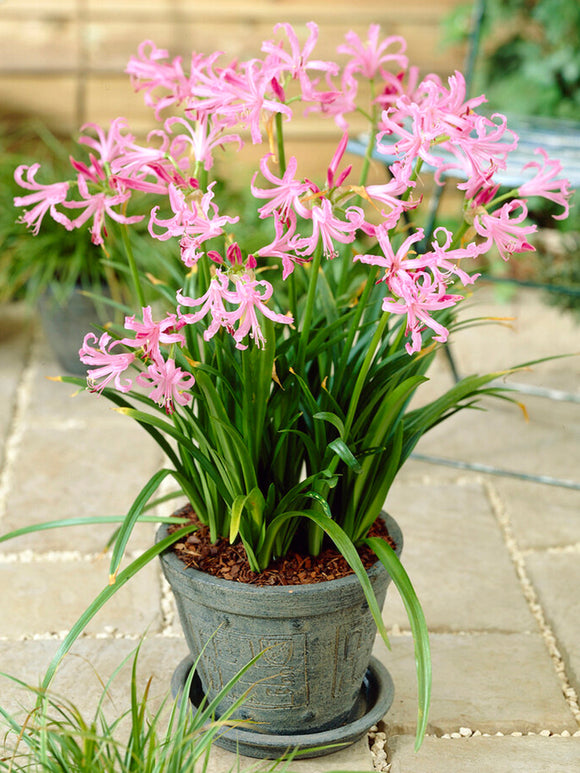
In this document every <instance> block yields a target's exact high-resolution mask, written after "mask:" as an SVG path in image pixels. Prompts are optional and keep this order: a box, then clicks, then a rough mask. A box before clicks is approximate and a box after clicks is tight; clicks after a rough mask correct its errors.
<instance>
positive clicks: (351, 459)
mask: <svg viewBox="0 0 580 773" xmlns="http://www.w3.org/2000/svg"><path fill="white" fill-rule="evenodd" d="M328 447H329V448H330V450H331V451H334V453H335V454H336V455H337V456H338V457H340V459H342V461H343V462H344V463H345V464H346V465H347V466H348V467H350V469H351V470H353V472H360V471H361V470H362V467H361V465H360V462H359V461H358V459H357V458H356V456H355V455H354V454H353V452H352V451H351V450H350V448H349V447H348V446H347V444H346V443H345V442H344V440H342V438H339V437H337V438H336V439H335V440H333V441H332V442H331V443H329V444H328Z"/></svg>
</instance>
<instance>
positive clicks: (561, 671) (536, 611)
mask: <svg viewBox="0 0 580 773" xmlns="http://www.w3.org/2000/svg"><path fill="white" fill-rule="evenodd" d="M484 490H485V491H486V493H487V497H488V500H489V503H490V505H491V509H492V512H493V513H494V515H495V517H496V520H497V522H498V524H499V527H500V529H501V532H502V536H503V539H504V543H505V545H506V548H507V550H508V553H509V556H510V559H511V561H512V563H513V565H514V567H515V570H516V574H517V577H518V580H519V582H520V586H521V589H522V592H523V595H524V598H525V600H526V602H527V604H528V608H529V610H530V612H531V614H532V615H533V617H534V618H535V620H536V622H537V624H538V626H539V629H540V631H541V633H542V637H543V639H544V643H545V644H546V647H547V649H548V652H549V654H550V657H551V659H552V663H553V665H554V669H555V671H556V675H557V677H558V679H559V681H560V687H561V690H562V693H563V695H564V699H565V700H566V703H567V704H568V707H569V709H570V711H571V712H572V715H573V716H574V719H575V720H576V722H577V723H578V725H579V726H580V704H579V702H578V694H577V693H576V690H575V689H574V688H573V687H572V685H571V683H570V680H569V679H568V675H567V673H566V666H565V664H564V660H563V658H562V655H561V653H560V649H559V647H558V641H557V639H556V636H555V634H554V631H553V630H552V627H551V626H550V625H549V623H548V621H547V619H546V615H545V613H544V610H543V608H542V605H541V604H540V601H539V598H538V595H537V593H536V590H535V588H534V586H533V584H532V582H531V580H530V578H529V577H528V573H527V571H526V565H525V561H524V555H523V552H522V551H521V549H520V547H519V545H518V543H517V540H516V538H515V536H514V533H513V528H512V524H511V520H510V517H509V514H508V511H507V509H506V507H505V505H504V503H503V501H502V499H501V497H500V495H499V493H498V492H497V490H496V489H495V487H494V486H493V485H492V484H491V483H490V482H489V481H486V482H485V483H484Z"/></svg>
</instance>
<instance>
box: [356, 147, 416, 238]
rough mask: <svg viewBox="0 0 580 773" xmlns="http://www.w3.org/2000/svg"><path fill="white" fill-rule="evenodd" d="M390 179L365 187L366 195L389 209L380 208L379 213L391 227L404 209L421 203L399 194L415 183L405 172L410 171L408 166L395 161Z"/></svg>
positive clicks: (388, 226)
mask: <svg viewBox="0 0 580 773" xmlns="http://www.w3.org/2000/svg"><path fill="white" fill-rule="evenodd" d="M389 169H390V172H391V174H392V179H391V180H389V181H388V182H386V183H382V184H381V185H367V186H366V188H365V192H366V196H368V197H369V198H371V199H372V200H373V201H378V202H380V203H381V204H385V205H386V206H387V207H388V208H389V209H388V210H384V209H383V210H381V215H382V216H383V218H384V225H385V226H386V227H387V228H393V227H394V226H395V225H396V224H397V223H398V221H399V218H400V217H401V215H402V213H403V212H404V211H405V210H409V209H414V208H415V207H417V206H419V204H420V203H421V201H420V199H418V200H413V199H408V200H406V201H405V200H404V199H402V198H401V194H403V193H406V191H408V190H409V189H410V188H412V187H413V186H414V185H415V183H414V181H412V180H410V179H409V177H408V175H407V172H410V168H409V167H403V166H402V165H401V164H400V163H398V162H395V163H394V164H392V165H391V166H390V167H389Z"/></svg>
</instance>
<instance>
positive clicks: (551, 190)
mask: <svg viewBox="0 0 580 773" xmlns="http://www.w3.org/2000/svg"><path fill="white" fill-rule="evenodd" d="M535 153H540V154H541V155H542V156H543V157H544V163H543V164H540V163H539V162H538V161H530V162H529V163H527V164H526V165H525V166H524V169H530V168H535V169H537V170H538V171H537V172H536V175H535V177H533V178H532V179H531V180H528V182H525V183H524V184H523V185H521V186H520V188H519V194H520V196H524V197H528V196H542V197H543V198H545V199H549V200H550V201H553V202H555V203H556V204H558V205H560V206H561V207H562V209H563V210H564V211H563V212H562V214H561V215H554V220H564V219H565V218H567V217H568V214H569V212H570V205H569V204H568V199H569V198H570V196H571V195H572V191H571V190H570V182H569V180H566V179H565V178H562V177H560V178H559V177H557V175H559V174H560V172H561V171H562V164H560V162H559V161H555V160H553V159H550V158H548V154H547V153H546V151H545V150H544V149H543V148H536V150H535Z"/></svg>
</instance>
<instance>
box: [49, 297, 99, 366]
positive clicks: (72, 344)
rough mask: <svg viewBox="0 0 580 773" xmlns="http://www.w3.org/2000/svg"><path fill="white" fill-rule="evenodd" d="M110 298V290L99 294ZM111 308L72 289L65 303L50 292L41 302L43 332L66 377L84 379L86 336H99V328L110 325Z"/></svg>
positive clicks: (64, 300)
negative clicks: (81, 356)
mask: <svg viewBox="0 0 580 773" xmlns="http://www.w3.org/2000/svg"><path fill="white" fill-rule="evenodd" d="M99 292H100V293H101V294H102V295H108V294H109V293H108V290H107V288H104V287H103V288H102V289H101V290H100V291H99ZM109 308H110V307H109V306H108V304H106V303H97V302H95V300H93V298H90V297H88V296H86V295H84V294H83V293H82V291H81V289H80V288H73V290H72V292H71V293H70V294H69V295H68V296H67V297H66V298H64V299H60V298H57V297H56V296H55V293H54V292H53V291H52V290H51V289H50V288H49V289H47V290H46V291H45V292H44V293H43V294H42V295H41V296H40V298H39V299H38V311H39V314H40V319H41V322H42V328H43V330H44V333H45V335H46V338H47V340H48V343H49V345H50V348H51V349H52V351H53V353H54V355H55V357H56V359H57V361H58V364H59V365H60V367H61V368H63V369H64V370H65V371H66V372H67V373H70V374H72V375H75V376H85V375H86V372H87V366H86V365H83V363H82V362H81V361H80V360H79V349H80V348H81V346H82V344H83V339H84V337H85V335H86V334H87V333H91V332H93V333H95V334H96V335H97V336H98V335H100V333H99V329H98V326H99V325H104V324H105V323H106V322H108V321H110V311H108V309H109Z"/></svg>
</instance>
